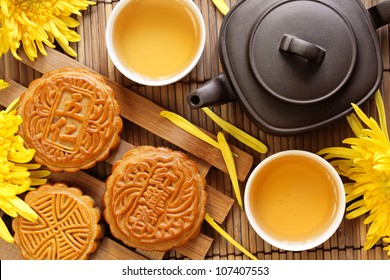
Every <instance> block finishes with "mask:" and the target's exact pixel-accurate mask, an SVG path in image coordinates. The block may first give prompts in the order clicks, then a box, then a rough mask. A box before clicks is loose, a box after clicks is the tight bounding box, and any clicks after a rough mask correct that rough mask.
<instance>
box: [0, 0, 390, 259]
mask: <svg viewBox="0 0 390 280" xmlns="http://www.w3.org/2000/svg"><path fill="white" fill-rule="evenodd" d="M96 2H97V4H96V5H95V6H91V7H89V8H88V10H87V11H84V12H83V13H82V17H77V19H78V21H79V22H80V26H79V27H78V28H77V32H78V33H79V34H80V35H81V38H82V40H81V42H79V43H75V44H72V47H74V48H75V49H76V51H77V53H78V56H77V58H76V60H77V61H78V62H80V63H81V64H83V65H85V66H86V67H89V68H91V69H93V70H94V71H96V72H99V73H101V74H102V75H104V76H106V77H107V78H109V79H110V80H112V81H115V82H116V83H118V84H120V85H123V86H125V87H127V88H129V89H130V90H132V91H133V92H135V93H137V94H138V95H140V96H142V97H145V98H147V99H148V100H151V101H152V102H154V103H155V104H157V105H158V106H161V107H163V108H166V109H167V110H170V111H174V112H176V113H179V114H180V115H182V116H184V117H185V118H187V119H188V120H190V121H191V122H192V123H194V124H196V125H198V126H199V127H201V128H203V129H205V130H207V131H209V132H211V133H213V134H216V133H217V132H218V131H219V128H218V127H217V126H216V125H215V124H214V123H213V122H212V121H211V120H210V119H208V118H207V117H206V116H205V114H203V112H202V111H199V110H191V109H190V108H189V106H188V105H187V101H186V95H187V94H188V93H189V92H191V91H193V90H195V89H196V88H198V87H199V86H201V85H202V84H203V83H204V82H206V81H208V80H209V79H211V78H212V77H215V76H216V75H218V74H219V73H220V72H222V68H221V65H220V61H219V56H218V50H217V44H218V43H217V42H218V34H219V28H220V26H221V23H222V21H223V15H222V14H221V13H220V12H219V11H218V10H217V9H216V8H215V6H214V4H213V3H212V1H211V0H194V2H195V3H196V4H197V5H198V7H199V8H200V9H201V12H202V15H203V17H204V19H205V22H206V29H207V40H206V48H205V51H204V54H203V56H202V58H201V60H200V62H199V63H198V65H197V67H196V68H195V69H194V70H193V71H192V72H191V73H190V74H189V75H188V76H186V77H185V78H184V79H183V80H181V81H180V82H178V83H175V84H173V85H169V86H164V87H146V86H142V85H138V84H136V83H134V82H132V81H130V80H128V79H127V78H125V77H124V76H123V75H122V74H121V73H120V72H118V71H117V70H116V69H115V67H114V66H113V64H112V62H111V61H110V59H109V58H108V55H107V51H106V48H105V42H104V30H105V25H106V22H107V19H108V17H109V14H110V13H111V11H112V9H113V8H114V6H115V5H116V3H117V2H118V1H109V0H98V1H96ZM226 2H227V4H228V5H229V6H230V7H231V6H233V5H234V4H235V3H236V2H237V0H227V1H226ZM363 2H364V4H365V5H366V7H367V8H368V7H370V6H372V5H374V4H377V3H379V2H381V0H363ZM377 34H378V36H379V38H380V42H381V47H382V54H383V61H384V65H383V67H384V69H383V70H384V75H383V83H382V86H381V90H382V93H383V95H384V100H385V107H386V110H387V112H389V110H390V55H389V53H390V49H389V28H388V27H387V26H386V27H382V28H380V29H379V30H377ZM40 75H41V73H40V72H38V71H36V70H34V69H33V68H31V67H28V66H26V65H24V64H23V63H21V62H18V61H16V60H15V59H14V58H13V57H12V56H11V55H10V54H6V55H4V56H3V57H2V58H0V78H5V77H7V78H9V79H12V80H14V81H16V82H17V83H19V84H21V85H23V86H25V87H26V86H28V84H29V83H30V82H31V81H32V80H34V79H36V78H38V77H40ZM0 93H1V92H0ZM362 108H363V110H364V111H365V112H366V113H367V114H369V115H373V116H375V112H376V111H375V104H374V102H373V101H372V100H370V101H369V102H367V103H366V104H364V105H363V106H362ZM213 109H214V111H215V112H216V113H218V114H219V115H220V116H222V117H223V118H224V119H226V120H228V121H229V122H230V123H232V124H234V125H236V126H237V127H239V128H241V129H243V130H244V131H246V132H248V133H250V134H251V135H253V136H255V137H257V138H259V139H260V140H261V141H263V142H264V143H266V145H267V146H268V147H269V153H268V154H267V155H261V154H258V153H256V152H254V151H253V150H251V149H249V148H247V147H246V146H244V145H243V144H241V143H239V142H238V141H236V140H235V139H234V138H232V137H229V136H227V139H228V141H229V143H231V144H233V145H234V146H236V147H238V148H239V149H242V150H243V151H245V152H247V153H248V154H250V155H252V156H253V161H254V165H255V164H257V163H258V162H260V161H261V160H262V159H264V158H265V157H266V156H268V155H270V154H273V153H276V152H278V151H282V150H288V149H302V150H307V151H312V152H317V151H318V150H320V149H322V148H325V147H330V146H340V145H341V141H342V139H344V138H346V137H348V136H351V135H352V133H351V131H350V129H349V126H348V124H347V122H346V120H340V121H338V122H336V123H333V124H331V125H329V126H326V127H324V128H321V129H318V130H315V131H311V132H308V133H305V134H302V135H297V136H289V137H279V136H273V135H269V134H266V133H264V132H263V131H261V130H260V129H258V128H257V127H256V126H255V125H254V124H253V123H252V122H251V121H250V120H249V118H248V116H247V115H246V114H245V113H244V112H243V110H242V108H241V107H240V105H239V104H237V103H229V104H226V105H222V106H218V107H215V108H213ZM388 116H390V114H388ZM388 123H390V119H388ZM123 137H124V140H126V141H127V142H128V143H131V144H132V145H143V144H149V145H156V146H159V145H161V146H164V145H170V143H169V142H167V141H166V140H164V139H162V138H160V137H158V136H156V135H155V134H153V133H151V132H149V131H148V130H146V129H144V128H142V127H140V126H138V125H136V124H134V123H131V122H128V121H125V124H124V135H123ZM110 172H111V165H110V164H108V163H101V164H98V165H97V166H96V167H95V168H93V169H91V170H89V171H88V175H91V176H93V177H95V178H97V179H99V180H104V178H106V176H107V175H109V174H110ZM207 181H208V184H209V185H210V186H211V187H212V188H214V189H215V190H217V191H218V192H221V193H223V194H225V195H226V196H228V197H234V192H233V190H232V186H231V183H230V179H229V176H228V175H227V174H226V173H224V172H222V171H220V170H218V169H217V168H211V169H210V171H209V172H208V174H207ZM244 183H245V182H241V183H240V184H241V191H242V194H243V191H244ZM363 220H364V217H360V218H357V219H354V220H347V219H344V221H343V222H342V224H341V226H340V228H339V229H338V231H337V232H336V233H335V234H334V235H333V236H332V237H331V238H330V239H329V240H328V241H326V242H325V243H324V244H322V245H321V246H319V247H317V248H314V249H311V250H308V251H303V252H287V251H283V250H279V249H277V248H275V247H272V246H270V245H269V244H267V243H266V242H264V241H263V240H262V239H261V238H259V237H258V236H257V235H256V234H255V232H254V231H253V230H252V228H251V227H250V225H249V223H248V220H247V218H246V216H245V213H244V212H242V211H241V210H240V208H239V206H238V205H237V203H234V205H233V207H232V208H231V210H230V212H229V213H228V215H227V217H226V218H225V220H224V221H223V222H222V223H221V226H222V227H223V228H224V229H225V230H226V231H227V232H228V233H229V234H230V235H231V236H232V237H233V238H234V239H235V240H237V241H238V242H239V243H241V245H243V247H245V248H247V249H248V250H249V251H250V252H251V253H253V254H254V255H255V256H256V257H257V258H259V259H267V260H270V259H273V260H279V259H288V260H294V259H299V260H306V259H320V260H333V259H335V260H344V259H349V260H352V259H356V260H359V259H370V260H381V259H387V256H386V253H385V252H384V251H383V250H382V245H383V244H382V243H381V242H379V243H378V244H377V245H376V246H375V247H374V248H372V249H371V250H369V251H365V250H363V244H364V241H365V235H366V233H367V227H366V226H365V225H364V224H363ZM202 233H204V234H205V235H206V236H210V237H212V238H213V243H212V245H211V248H210V249H209V251H208V252H207V254H206V256H205V259H224V260H225V259H229V260H230V259H231V260H233V259H237V260H239V259H247V257H246V256H244V255H243V254H242V253H241V252H240V251H239V250H237V249H236V248H234V247H233V246H232V245H230V244H229V243H228V242H227V241H226V240H225V239H224V238H222V237H221V236H220V235H219V234H218V233H216V232H215V231H214V230H213V229H212V228H211V227H210V226H209V225H208V224H206V223H204V225H203V228H202ZM110 242H111V241H110V240H107V241H106V243H107V244H106V245H105V246H108V248H110V246H115V244H116V243H115V242H114V243H115V244H112V245H110ZM0 246H3V243H0ZM3 249H4V248H3V247H2V248H0V250H3ZM101 254H103V256H104V254H107V257H108V256H109V254H110V252H109V251H104V252H102V253H101ZM123 256H126V257H128V258H132V257H131V256H130V255H127V254H126V253H124V255H123ZM165 258H166V259H183V258H185V257H184V256H183V255H182V254H181V253H180V252H176V251H171V252H169V253H168V254H166V255H165Z"/></svg>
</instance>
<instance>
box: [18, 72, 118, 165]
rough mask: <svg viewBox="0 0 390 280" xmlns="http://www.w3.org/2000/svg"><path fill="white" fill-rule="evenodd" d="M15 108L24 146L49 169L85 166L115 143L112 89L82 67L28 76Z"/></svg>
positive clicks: (102, 157) (104, 155)
mask: <svg viewBox="0 0 390 280" xmlns="http://www.w3.org/2000/svg"><path fill="white" fill-rule="evenodd" d="M18 113H19V114H20V115H21V116H22V118H23V123H22V125H21V128H20V134H21V135H22V136H23V138H24V139H25V143H26V145H27V146H28V147H29V148H33V149H35V150H36V155H35V160H36V161H37V162H39V163H41V164H43V165H46V166H48V168H49V169H50V170H52V171H68V172H76V171H78V170H80V169H87V168H90V167H92V166H93V165H94V164H95V163H96V162H97V161H103V160H105V159H106V158H107V157H108V155H109V152H110V150H112V149H114V148H115V147H116V146H117V145H118V144H119V133H120V131H121V130H122V120H121V118H120V116H119V113H120V112H119V106H118V104H117V102H116V100H115V96H114V93H113V91H112V89H111V88H110V87H109V86H108V85H107V84H106V83H105V81H104V79H103V78H101V77H100V76H98V75H96V74H93V73H92V72H90V71H87V70H84V69H73V68H61V69H59V70H56V71H52V72H48V73H46V74H45V75H43V76H42V77H41V78H39V79H37V80H35V81H33V82H32V83H31V84H30V86H29V87H28V89H27V91H26V92H25V93H24V94H23V95H22V96H21V99H20V107H19V110H18Z"/></svg>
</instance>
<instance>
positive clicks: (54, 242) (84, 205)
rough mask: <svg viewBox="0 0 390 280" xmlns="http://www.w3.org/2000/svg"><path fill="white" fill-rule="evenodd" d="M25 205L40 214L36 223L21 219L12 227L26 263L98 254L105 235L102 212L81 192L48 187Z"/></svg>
mask: <svg viewBox="0 0 390 280" xmlns="http://www.w3.org/2000/svg"><path fill="white" fill-rule="evenodd" d="M25 201H26V203H27V204H28V205H29V206H30V207H31V208H32V209H34V211H35V212H36V213H37V214H38V220H37V221H36V222H30V221H28V220H26V219H24V218H22V217H20V216H18V217H17V218H15V219H14V221H13V223H12V228H13V230H14V231H15V243H16V245H17V246H18V247H19V248H20V251H21V254H22V256H23V257H24V258H25V259H35V260H77V259H88V256H89V255H90V254H91V253H93V252H94V251H95V250H96V248H97V246H98V244H99V240H100V239H101V238H102V237H103V234H104V232H103V227H102V226H101V225H100V224H99V220H100V217H101V211H100V209H99V208H97V207H94V201H93V199H92V198H91V197H89V196H87V195H82V192H81V191H80V190H79V189H78V188H75V187H71V188H69V187H68V186H67V185H66V184H65V183H56V184H54V185H50V184H45V185H42V186H41V187H39V188H38V189H37V190H35V191H30V192H29V193H27V195H26V197H25Z"/></svg>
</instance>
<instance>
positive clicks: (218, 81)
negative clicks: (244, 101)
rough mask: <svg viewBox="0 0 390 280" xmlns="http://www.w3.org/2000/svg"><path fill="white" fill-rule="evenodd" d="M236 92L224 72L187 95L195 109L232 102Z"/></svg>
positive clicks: (188, 100) (189, 102)
mask: <svg viewBox="0 0 390 280" xmlns="http://www.w3.org/2000/svg"><path fill="white" fill-rule="evenodd" d="M236 98H237V97H236V94H235V93H234V90H233V89H232V87H231V86H230V83H229V81H228V80H227V78H226V75H225V74H224V73H222V74H220V75H218V76H217V77H215V78H213V79H211V80H210V81H208V82H207V83H205V84H204V85H203V86H202V87H200V88H198V89H197V90H196V91H194V92H192V93H190V94H189V95H188V96H187V102H188V104H189V105H190V107H191V108H193V109H198V108H201V107H207V106H214V105H221V104H225V103H229V102H232V101H234V100H235V99H236Z"/></svg>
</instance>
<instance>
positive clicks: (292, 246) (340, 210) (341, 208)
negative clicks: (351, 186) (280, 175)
mask: <svg viewBox="0 0 390 280" xmlns="http://www.w3.org/2000/svg"><path fill="white" fill-rule="evenodd" d="M288 155H299V156H306V157H309V158H311V159H314V160H315V161H317V162H319V163H321V164H322V165H323V166H325V167H326V168H327V170H328V171H329V172H330V173H331V175H332V177H333V178H334V179H335V181H336V183H337V192H338V196H339V203H338V205H337V213H336V215H335V216H334V219H333V221H332V223H331V224H330V226H329V228H327V230H326V231H324V232H323V233H322V234H321V235H319V236H318V237H317V238H315V239H313V240H310V241H308V242H299V243H298V242H297V243H285V242H282V241H279V240H276V239H275V238H273V237H272V236H270V235H269V234H268V233H267V232H265V231H264V230H263V229H262V228H261V227H260V226H259V225H258V224H257V222H256V220H255V218H254V217H253V214H252V211H251V209H250V198H249V193H250V191H251V188H252V185H250V184H251V183H252V181H253V180H254V177H255V174H257V173H258V172H259V170H260V169H262V168H263V167H264V165H266V164H268V163H269V162H270V161H274V160H276V159H278V158H280V157H284V156H288ZM345 208H346V199H345V190H344V184H343V181H342V179H341V177H340V175H339V174H338V173H337V171H336V169H335V168H334V167H333V166H332V165H331V164H330V163H329V162H328V161H327V160H326V159H324V158H323V157H321V156H319V155H317V154H315V153H313V152H309V151H305V150H286V151H280V152H277V153H275V154H272V155H270V156H269V157H267V158H265V159H264V160H262V161H261V162H260V163H259V164H258V165H257V166H256V167H255V168H254V169H253V171H252V172H251V173H250V175H249V177H248V179H247V182H246V184H245V192H244V209H245V213H246V216H247V219H248V221H249V223H250V225H251V226H252V228H253V230H254V231H255V232H256V234H257V235H258V236H259V237H260V238H262V239H263V240H264V241H266V242H267V243H269V244H270V245H272V246H275V247H277V248H279V249H282V250H286V251H305V250H309V249H312V248H315V247H317V246H319V245H321V244H323V243H324V242H326V241H327V240H328V239H329V238H331V236H332V235H333V234H334V233H335V232H336V231H337V229H338V228H339V226H340V224H341V222H342V220H343V219H344V214H345Z"/></svg>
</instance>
